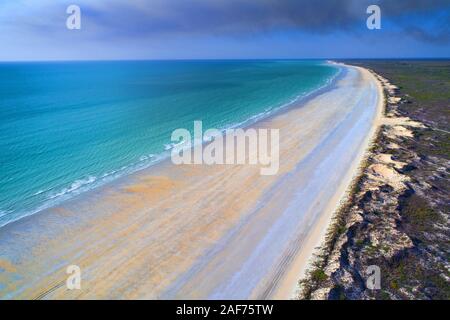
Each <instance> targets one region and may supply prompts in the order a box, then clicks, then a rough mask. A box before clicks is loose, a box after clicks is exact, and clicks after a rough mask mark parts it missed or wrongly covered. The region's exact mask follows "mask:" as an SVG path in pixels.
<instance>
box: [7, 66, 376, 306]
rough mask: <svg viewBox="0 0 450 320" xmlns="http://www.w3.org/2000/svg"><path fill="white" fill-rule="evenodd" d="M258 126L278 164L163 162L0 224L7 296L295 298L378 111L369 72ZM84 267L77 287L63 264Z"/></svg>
mask: <svg viewBox="0 0 450 320" xmlns="http://www.w3.org/2000/svg"><path fill="white" fill-rule="evenodd" d="M343 68H345V70H346V71H345V74H344V76H343V77H341V78H340V79H339V80H338V81H337V83H335V84H334V85H333V86H332V87H331V88H330V89H329V90H327V91H325V92H323V93H321V94H319V95H318V96H316V97H314V98H313V99H310V100H308V101H307V102H305V103H301V104H299V105H298V106H296V107H295V108H290V109H288V110H286V111H285V112H283V113H280V114H278V115H275V116H273V117H271V118H269V119H267V120H264V121H260V122H258V123H257V124H255V125H254V127H257V128H273V129H280V170H279V172H278V174H277V175H274V176H262V175H260V167H259V166H256V165H214V166H207V165H180V166H175V165H173V164H172V163H171V162H170V161H165V162H162V163H160V164H158V165H155V166H153V167H151V168H149V169H146V170H143V171H140V172H138V173H136V174H133V175H131V176H128V177H126V178H123V179H120V180H119V181H116V182H113V183H110V184H108V185H106V186H104V187H101V188H98V189H95V190H92V191H90V192H88V193H86V194H82V195H80V196H79V197H77V198H74V199H72V200H70V201H68V202H66V203H64V204H63V205H60V206H58V207H55V208H51V209H49V210H46V211H43V212H40V213H38V214H35V215H34V216H30V217H26V218H24V219H22V220H19V221H16V222H14V223H11V224H9V225H7V226H5V227H3V228H0V297H1V298H30V299H107V298H112V299H172V298H174V299H179V298H183V299H200V298H204V299H219V298H228V299H248V298H250V299H253V298H265V299H270V298H289V297H291V296H292V295H293V294H294V293H295V288H296V282H297V280H298V278H299V277H300V276H301V274H302V272H303V271H304V268H305V267H306V265H307V262H308V260H309V258H310V257H311V253H312V249H313V248H314V247H315V246H316V245H318V244H319V243H320V241H321V239H322V238H323V235H324V232H325V230H326V228H327V226H328V223H329V220H330V218H331V214H332V213H333V211H334V210H335V208H336V207H337V206H338V205H339V201H340V199H342V197H343V196H344V195H345V190H346V189H347V188H348V186H349V184H350V182H351V179H352V177H353V175H354V174H355V172H356V169H357V167H358V164H359V163H360V161H361V159H362V157H363V154H364V151H365V150H366V149H367V147H368V142H369V139H370V138H371V137H372V136H373V134H374V130H375V129H376V127H377V125H378V121H377V119H378V118H379V115H380V114H381V108H382V107H381V106H382V102H383V101H382V91H381V89H380V88H381V87H380V86H379V83H378V82H377V80H376V79H375V77H374V76H373V75H371V74H370V73H369V72H368V71H366V70H364V69H360V68H354V67H343ZM69 265H78V266H79V267H80V268H81V279H82V280H81V289H80V290H68V289H67V288H66V279H67V277H68V275H67V274H66V268H67V266H69Z"/></svg>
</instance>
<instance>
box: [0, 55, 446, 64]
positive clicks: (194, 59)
mask: <svg viewBox="0 0 450 320" xmlns="http://www.w3.org/2000/svg"><path fill="white" fill-rule="evenodd" d="M263 60H334V61H338V60H450V56H448V57H377V58H357V57H346V58H335V57H333V58H174V59H148V58H145V59H53V60H52V59H40V60H0V63H20V62H127V61H129V62H131V61H263Z"/></svg>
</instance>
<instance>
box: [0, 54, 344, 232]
mask: <svg viewBox="0 0 450 320" xmlns="http://www.w3.org/2000/svg"><path fill="white" fill-rule="evenodd" d="M324 63H325V64H329V65H337V64H336V63H332V62H331V61H329V60H327V61H325V62H324ZM344 73H345V70H344V69H343V68H338V70H337V72H336V74H335V75H333V76H332V77H331V78H330V79H328V80H327V81H326V84H324V85H322V86H319V87H317V88H315V89H313V90H312V91H311V92H308V93H306V94H305V95H304V96H297V97H296V98H295V99H293V100H291V101H289V102H286V103H284V104H282V105H280V106H278V107H276V108H274V109H273V110H271V111H270V112H269V113H267V112H266V111H264V112H261V113H259V114H255V115H253V116H252V117H250V118H248V119H246V120H244V121H242V122H240V123H238V124H230V126H229V127H226V128H225V129H220V130H219V131H221V132H222V134H224V133H225V130H227V129H238V128H240V129H248V128H252V127H255V126H257V125H258V123H262V122H265V121H270V120H271V119H273V118H274V117H277V116H278V115H280V114H283V113H286V112H289V111H290V110H291V109H296V108H301V107H302V106H303V105H305V104H306V103H307V102H308V101H311V100H312V99H314V98H315V97H317V96H318V95H320V94H323V93H325V92H327V91H329V90H332V89H333V87H334V86H335V84H336V82H337V81H338V80H339V79H340V78H341V77H343V74H344ZM208 143H209V142H207V141H202V144H203V145H204V146H206V145H207V144H208ZM171 150H172V148H170V149H168V150H166V151H164V152H162V153H160V154H157V155H152V156H153V157H154V158H155V159H154V160H152V161H151V162H148V163H146V164H143V165H140V163H134V164H131V165H128V166H127V167H126V169H125V171H124V172H120V171H122V168H120V169H117V170H114V171H113V173H111V174H109V173H105V174H104V175H103V176H101V177H100V178H99V177H95V176H94V177H93V178H94V179H95V180H94V182H93V183H94V184H95V185H90V184H88V185H82V186H81V187H80V188H79V189H78V188H77V189H75V190H73V191H74V192H73V194H71V193H69V194H63V195H62V196H61V197H60V198H57V199H55V200H53V199H52V200H48V199H47V200H46V201H44V202H43V203H42V204H41V205H39V206H38V207H37V208H35V209H33V210H30V211H25V212H24V213H22V214H20V215H19V216H18V217H17V218H14V219H11V220H9V221H7V222H5V223H0V229H1V228H3V227H5V226H7V225H9V224H12V223H16V222H19V221H20V220H22V219H27V218H28V217H32V216H34V215H36V214H41V213H42V212H45V211H48V210H50V209H52V208H54V207H57V206H60V205H64V203H65V202H70V201H76V200H77V199H78V198H82V197H83V196H84V195H85V194H87V193H89V192H97V191H101V190H102V188H103V189H104V188H108V187H109V185H111V184H115V183H117V184H119V183H123V182H126V180H127V179H129V178H133V177H134V176H136V175H139V174H140V173H141V172H145V171H146V170H150V169H151V168H153V167H157V166H158V165H160V164H164V163H165V162H168V161H170V152H171ZM146 157H147V156H146ZM117 172H120V173H119V174H118V175H116V173H117ZM91 178H92V176H90V175H89V176H88V177H87V178H86V177H85V178H80V179H78V180H76V181H74V182H72V185H73V184H75V183H77V182H82V181H83V180H86V179H91ZM85 187H86V188H85ZM67 188H69V187H67ZM69 189H70V188H69ZM8 213H9V212H8Z"/></svg>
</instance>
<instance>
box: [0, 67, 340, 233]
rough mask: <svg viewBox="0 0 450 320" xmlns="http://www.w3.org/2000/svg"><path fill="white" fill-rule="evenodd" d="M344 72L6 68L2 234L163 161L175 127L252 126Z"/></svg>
mask: <svg viewBox="0 0 450 320" xmlns="http://www.w3.org/2000/svg"><path fill="white" fill-rule="evenodd" d="M337 73H338V68H337V67H335V66H333V65H331V64H328V63H326V62H325V61H309V60H308V61H306V60H292V61H291V60H267V61H266V60H245V61H239V60H227V61H114V62H106V61H105V62H26V63H0V226H3V225H5V224H7V223H10V222H12V221H15V220H17V219H20V218H21V217H24V216H27V215H30V214H33V213H36V212H38V211H40V210H43V209H46V208H49V207H51V206H54V205H57V204H58V203H61V202H62V201H65V200H67V199H69V198H72V197H74V196H76V195H78V194H80V193H82V192H86V191H88V190H91V189H93V188H95V187H97V186H100V185H102V184H105V183H107V182H109V181H112V180H114V179H117V178H118V177H121V176H123V175H126V174H130V173H132V172H135V171H137V170H140V169H143V168H146V167H148V166H150V165H152V164H154V163H156V162H157V161H160V160H161V159H164V158H165V157H167V156H168V155H169V154H170V149H171V147H173V145H171V140H170V137H171V133H172V131H173V130H175V129H177V128H186V129H190V130H191V131H192V130H193V122H194V121H195V120H201V121H203V128H204V130H206V129H208V128H217V129H227V128H232V127H240V126H245V125H247V124H250V123H252V122H254V121H257V120H259V119H262V118H264V117H267V116H269V115H271V114H272V113H274V112H275V111H278V110H280V109H281V108H283V107H286V106H288V105H289V104H291V103H293V102H294V101H297V100H299V99H302V98H304V97H306V96H307V95H308V94H310V93H312V92H314V91H316V90H318V89H319V88H322V87H324V86H326V85H327V84H329V83H330V82H331V80H332V79H333V78H334V77H335V76H336V75H337Z"/></svg>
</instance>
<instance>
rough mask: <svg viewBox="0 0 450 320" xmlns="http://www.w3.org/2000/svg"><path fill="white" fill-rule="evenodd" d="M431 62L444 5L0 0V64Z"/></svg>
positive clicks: (447, 42) (447, 34)
mask: <svg viewBox="0 0 450 320" xmlns="http://www.w3.org/2000/svg"><path fill="white" fill-rule="evenodd" d="M72 4H74V5H77V6H79V8H80V10H81V29H79V30H69V29H68V28H67V27H66V20H67V18H68V17H69V14H67V13H66V9H67V7H68V6H69V5H72ZM372 4H375V5H378V6H379V7H380V9H381V29H379V30H369V29H368V28H367V26H366V20H367V18H368V17H369V16H370V14H368V13H367V12H366V10H367V7H368V6H369V5H372ZM439 57H445V58H448V57H450V0H70V1H66V0H0V61H19V60H20V61H21V60H123V59H126V60H132V59H266V58H287V59H289V58H319V59H322V58H439Z"/></svg>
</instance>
